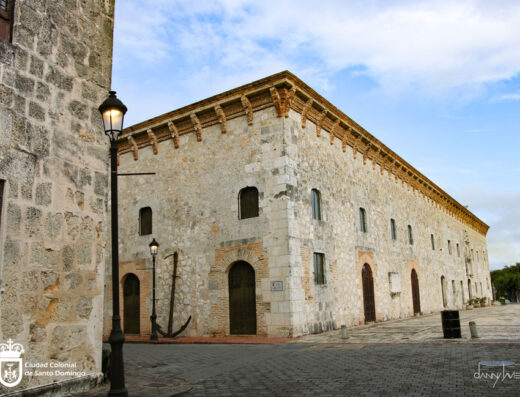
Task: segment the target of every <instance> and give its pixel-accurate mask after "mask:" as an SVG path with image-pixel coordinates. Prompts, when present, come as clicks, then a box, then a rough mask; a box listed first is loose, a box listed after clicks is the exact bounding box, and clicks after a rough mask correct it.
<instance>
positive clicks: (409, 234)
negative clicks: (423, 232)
mask: <svg viewBox="0 0 520 397" xmlns="http://www.w3.org/2000/svg"><path fill="white" fill-rule="evenodd" d="M408 242H409V243H410V245H413V234H412V226H411V225H408Z"/></svg>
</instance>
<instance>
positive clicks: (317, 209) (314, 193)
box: [311, 189, 321, 220]
mask: <svg viewBox="0 0 520 397" xmlns="http://www.w3.org/2000/svg"><path fill="white" fill-rule="evenodd" d="M311 206H312V219H317V220H321V197H320V192H319V191H318V190H316V189H312V190H311Z"/></svg>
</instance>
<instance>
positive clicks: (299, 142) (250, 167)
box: [104, 72, 491, 336]
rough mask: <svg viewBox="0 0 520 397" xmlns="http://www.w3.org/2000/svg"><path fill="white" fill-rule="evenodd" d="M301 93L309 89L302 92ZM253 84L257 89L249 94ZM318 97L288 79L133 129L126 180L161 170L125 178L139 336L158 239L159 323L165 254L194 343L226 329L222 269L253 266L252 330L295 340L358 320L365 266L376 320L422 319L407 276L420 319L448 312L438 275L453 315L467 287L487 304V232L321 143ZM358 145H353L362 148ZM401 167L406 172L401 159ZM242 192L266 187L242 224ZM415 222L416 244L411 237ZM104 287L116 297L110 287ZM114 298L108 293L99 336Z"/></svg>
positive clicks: (341, 144) (165, 302) (129, 268)
mask: <svg viewBox="0 0 520 397" xmlns="http://www.w3.org/2000/svg"><path fill="white" fill-rule="evenodd" d="M287 76H288V77H287ZM285 77H287V78H288V80H290V83H291V84H294V85H293V87H292V88H291V90H289V89H287V88H284V87H286V86H284V84H285V83H284V82H283V81H281V79H283V78H285ZM276 84H278V89H279V91H277V89H276V88H274V86H275V85H276ZM262 87H264V88H262ZM296 87H298V88H299V89H301V90H302V93H301V96H300V97H296V95H297V94H296V91H297V90H296ZM248 89H250V90H253V91H252V92H251V93H248V96H246V95H245V94H244V92H246V93H247V90H248ZM284 90H285V91H284ZM310 91H311V90H310V89H309V88H308V87H307V86H305V84H304V83H303V82H301V81H298V80H297V79H296V78H295V76H292V75H290V74H289V73H288V72H286V73H284V72H282V73H281V74H278V75H274V76H271V77H268V78H266V79H263V80H259V81H257V82H253V83H250V84H249V85H246V86H243V87H239V88H237V89H235V90H231V91H228V92H227V93H223V94H220V95H217V96H215V97H212V98H208V99H205V100H203V101H201V102H199V103H196V104H193V105H190V106H188V107H186V108H182V109H178V110H175V111H172V112H170V113H168V114H165V115H161V116H158V117H156V118H154V119H152V120H149V121H147V122H143V123H140V124H138V125H136V126H133V127H129V128H128V129H127V130H126V136H123V137H122V139H121V141H120V153H121V155H120V170H121V172H155V173H156V175H154V176H129V177H124V178H122V179H121V180H120V197H121V208H122V211H121V213H120V222H121V223H120V229H121V234H120V245H121V249H120V252H121V261H122V262H124V263H125V265H124V271H122V272H121V273H120V277H121V279H120V281H121V283H123V282H124V279H125V277H126V275H127V274H129V273H133V274H136V275H137V276H138V278H139V279H140V280H141V291H140V313H141V316H140V317H141V324H140V330H141V334H147V333H148V332H149V330H150V325H149V319H148V317H149V315H150V312H151V307H152V302H151V290H150V284H149V281H148V280H150V276H151V257H150V254H149V250H148V244H149V243H150V242H151V241H152V238H156V239H157V241H158V242H159V243H160V244H161V246H160V248H159V251H160V254H159V257H158V262H157V315H158V322H159V324H160V325H161V326H162V327H163V328H166V325H167V323H168V312H169V304H170V291H171V284H172V281H171V280H172V271H173V262H172V258H169V259H167V260H164V259H163V258H164V257H165V256H167V255H170V254H172V253H173V252H178V254H179V268H178V276H179V277H178V279H177V281H176V283H177V284H176V294H175V311H174V327H173V328H174V330H175V329H178V328H179V327H180V326H181V325H182V324H184V322H185V321H186V320H187V318H188V317H189V316H190V315H191V316H192V317H193V320H192V323H191V324H190V326H189V327H188V329H187V330H186V334H187V335H197V336H218V335H228V334H229V333H230V328H229V327H230V322H229V316H230V312H229V285H228V274H229V270H230V268H231V267H232V265H233V264H234V263H236V262H237V261H245V262H247V263H249V264H250V265H251V266H252V267H253V269H254V271H255V290H256V320H257V321H256V323H257V334H258V335H269V336H298V335H302V334H307V333H313V332H323V331H325V330H328V329H334V328H337V327H339V325H341V324H346V325H349V326H352V325H356V324H361V323H364V322H365V318H364V308H363V294H362V290H363V287H362V280H361V269H362V268H363V266H364V265H365V264H368V265H369V266H370V267H371V270H372V273H373V277H374V286H375V306H376V320H378V321H382V320H388V319H392V318H403V317H407V316H411V315H413V314H414V313H413V308H412V291H411V272H412V270H414V271H415V272H416V273H417V275H418V280H419V288H420V300H421V312H423V313H429V312H432V311H438V310H441V309H442V308H443V307H444V302H443V298H442V291H441V277H444V279H445V284H446V286H445V300H446V307H462V306H463V301H464V302H465V301H467V300H468V298H469V297H468V279H470V280H471V284H472V296H473V297H475V296H486V297H488V298H490V297H491V290H490V284H489V265H488V263H487V254H486V250H487V249H486V240H485V236H484V234H485V232H484V234H482V233H483V232H482V230H487V226H486V225H485V224H483V223H482V222H481V221H480V220H478V218H476V217H475V216H474V215H473V214H471V213H469V212H468V211H467V210H465V209H464V208H463V207H462V206H460V204H458V203H456V202H454V200H453V199H451V198H449V201H450V205H449V206H441V205H440V204H438V203H436V202H435V201H434V200H439V198H438V196H434V195H431V197H429V196H428V195H427V194H425V189H427V188H425V187H424V186H426V185H427V184H430V183H431V182H429V181H428V182H427V183H425V184H424V185H422V187H420V189H422V190H421V191H419V190H417V186H415V187H412V185H411V184H408V183H407V182H405V179H406V178H404V177H403V178H398V177H396V176H395V175H397V173H396V174H394V173H389V172H388V171H387V170H386V169H384V170H381V167H380V166H379V165H378V164H375V163H373V162H372V160H370V159H369V158H363V155H361V154H359V153H358V152H357V151H356V150H352V147H351V146H348V145H346V142H348V141H347V140H346V139H347V138H348V137H347V136H346V135H344V140H343V141H341V140H339V139H337V138H334V139H333V140H332V143H333V144H332V145H331V144H330V142H331V139H330V134H329V132H328V130H325V128H324V127H323V125H325V126H326V127H327V128H328V129H329V130H330V129H331V127H330V126H327V124H323V125H322V128H321V131H320V134H319V136H317V135H318V134H317V128H316V124H315V123H314V122H313V121H312V120H315V119H316V114H318V115H320V114H321V115H326V114H327V112H326V111H319V112H318V111H317V109H314V108H312V109H313V110H312V112H310V109H311V104H312V100H309V99H305V100H304V99H303V96H304V95H314V97H313V98H314V100H316V103H318V104H320V103H321V104H323V103H325V100H324V99H323V98H319V97H318V96H317V95H315V94H313V93H312V92H310ZM277 92H281V93H282V94H283V95H284V99H283V100H282V99H281V97H280V95H279V94H278V93H277ZM291 92H292V94H291ZM309 93H310V94H309ZM291 95H292V97H291ZM287 98H289V99H287ZM291 98H292V99H291ZM295 98H296V99H295ZM216 103H217V105H216ZM301 103H304V104H305V103H307V104H308V105H305V106H303V109H306V110H304V112H307V115H306V117H302V116H301V113H302V112H300V111H297V110H296V109H298V108H299V107H302V105H301ZM221 104H222V106H220V105H221ZM291 106H292V107H291ZM316 106H318V105H316ZM320 106H322V108H323V106H324V105H320ZM326 106H327V107H328V109H332V105H330V104H328V105H326ZM223 109H224V111H225V112H224V113H225V114H224V115H222V111H223ZM253 109H254V111H253ZM219 113H220V115H219ZM311 113H312V114H311ZM217 116H218V117H217ZM318 117H319V116H318ZM336 117H338V118H337V119H336V124H335V125H336V127H332V129H334V128H337V126H338V125H339V117H340V116H336ZM305 118H307V120H306V125H305V126H304V127H302V124H304V122H303V121H302V120H304V119H305ZM345 118H346V116H345ZM348 120H349V121H348V123H349V124H351V125H355V124H354V122H353V121H351V120H350V119H348ZM331 124H333V122H330V123H329V125H331ZM175 125H176V127H175ZM357 128H358V131H359V130H360V127H357ZM152 129H153V130H152ZM358 134H360V133H359V132H358ZM336 136H337V135H336ZM366 136H368V137H369V138H370V139H374V141H373V142H375V143H377V142H376V141H375V138H373V137H371V136H369V135H368V133H367V135H366ZM348 139H350V138H348ZM356 139H357V140H358V142H357V143H356V142H354V145H357V144H359V142H360V141H361V138H356ZM377 144H378V145H380V148H382V144H380V143H377ZM381 150H382V151H384V152H385V153H386V154H387V155H388V153H391V152H390V149H388V148H382V149H381ZM354 153H357V155H355V154H354ZM392 156H393V157H394V158H395V159H398V156H397V155H395V154H392ZM398 163H399V164H405V163H404V162H403V161H402V160H401V159H398ZM406 166H407V167H411V166H409V165H406ZM408 169H411V168H408ZM416 175H417V174H416ZM406 176H408V174H407V175H406ZM420 178H421V180H422V181H423V182H424V181H425V180H426V178H425V177H424V176H422V175H421V176H420ZM411 179H412V178H409V180H411ZM247 186H255V187H256V188H257V189H258V191H259V196H260V200H259V211H260V215H259V216H258V217H255V218H249V219H243V220H240V219H238V218H239V216H238V206H239V200H238V195H239V192H240V190H241V189H242V188H244V187H247ZM429 186H433V185H431V184H430V185H429ZM312 189H318V190H319V191H320V193H321V200H322V203H321V204H322V205H321V208H322V220H314V219H312V216H311V201H310V195H311V190H312ZM435 189H438V188H435ZM443 194H444V196H442V197H443V199H445V198H446V194H445V193H443ZM144 207H151V208H152V210H153V218H154V221H153V233H152V234H148V235H145V236H141V235H139V210H140V209H141V208H144ZM360 207H362V208H364V209H365V211H366V215H367V228H368V230H367V232H366V233H362V232H360V228H359V208H360ZM459 215H460V216H459ZM391 218H393V219H395V221H396V226H397V238H396V240H395V241H394V240H392V239H391V237H390V219H391ZM408 225H410V226H411V227H412V234H413V244H409V242H408V235H407V227H408ZM476 230H479V231H478V232H477V231H476ZM431 234H433V235H434V238H435V249H432V247H431V241H430V235H431ZM448 240H450V241H451V245H452V253H451V254H450V253H449V252H448V249H447V241H448ZM457 244H458V246H459V254H458V255H457V248H456V247H457ZM472 250H473V252H474V254H473V257H472V255H471V252H472ZM314 252H319V253H323V254H324V256H325V280H326V282H325V284H324V285H316V284H315V282H314V274H313V273H314V268H313V253H314ZM476 252H479V254H478V256H477V255H476ZM466 265H468V271H466ZM107 269H108V270H107V272H108V274H107V279H109V278H110V277H109V273H110V267H109V266H108V267H107ZM147 272H148V273H147ZM390 280H392V283H393V284H392V290H391V284H390ZM274 282H277V283H274ZM280 282H281V283H280ZM461 282H462V287H461ZM273 283H274V284H273ZM272 285H276V288H272ZM481 285H482V288H480V286H481ZM475 286H478V289H475ZM121 287H123V284H121ZM453 287H455V288H453ZM106 288H107V289H106V296H107V297H108V296H109V294H110V285H107V286H106ZM278 289H281V290H278ZM109 302H110V301H109V299H108V298H107V299H106V300H105V305H106V308H107V310H106V311H105V315H106V316H105V328H104V334H105V336H108V332H109V327H110V310H109V307H108V305H109ZM143 313H146V314H143ZM123 316H124V313H123ZM143 321H145V324H143V323H142V322H143Z"/></svg>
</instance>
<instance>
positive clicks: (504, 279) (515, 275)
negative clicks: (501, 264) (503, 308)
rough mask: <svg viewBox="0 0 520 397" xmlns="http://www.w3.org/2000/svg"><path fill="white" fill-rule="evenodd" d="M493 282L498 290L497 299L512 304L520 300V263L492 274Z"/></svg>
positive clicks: (494, 271)
mask: <svg viewBox="0 0 520 397" xmlns="http://www.w3.org/2000/svg"><path fill="white" fill-rule="evenodd" d="M491 281H492V282H493V285H494V286H495V288H496V297H497V298H501V297H504V298H506V299H509V300H510V301H511V302H518V301H519V300H520V263H517V264H516V265H514V266H506V267H505V268H503V269H499V270H493V271H492V272H491Z"/></svg>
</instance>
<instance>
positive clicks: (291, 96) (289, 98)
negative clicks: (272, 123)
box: [283, 86, 296, 117]
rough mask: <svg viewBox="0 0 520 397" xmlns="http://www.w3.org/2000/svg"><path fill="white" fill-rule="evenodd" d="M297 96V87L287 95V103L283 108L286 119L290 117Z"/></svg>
mask: <svg viewBox="0 0 520 397" xmlns="http://www.w3.org/2000/svg"><path fill="white" fill-rule="evenodd" d="M295 95H296V87H295V86H293V87H292V88H291V89H290V90H289V92H288V93H287V97H286V98H285V103H284V106H283V115H284V117H289V110H291V105H292V102H293V100H294V97H295Z"/></svg>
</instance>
